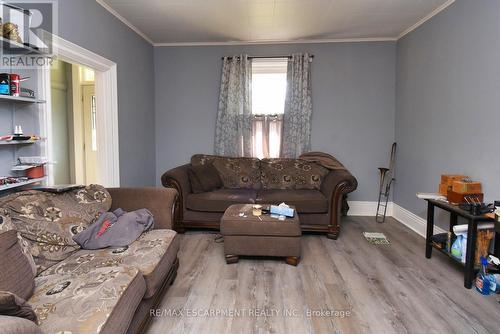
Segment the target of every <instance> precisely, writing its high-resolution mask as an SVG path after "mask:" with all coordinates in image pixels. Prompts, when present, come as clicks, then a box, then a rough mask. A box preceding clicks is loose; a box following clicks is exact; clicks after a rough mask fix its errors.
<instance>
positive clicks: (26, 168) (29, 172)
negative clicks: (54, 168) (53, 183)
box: [11, 157, 47, 179]
mask: <svg viewBox="0 0 500 334" xmlns="http://www.w3.org/2000/svg"><path fill="white" fill-rule="evenodd" d="M45 164H47V159H46V158H44V157H19V164H17V165H15V166H14V167H12V169H11V170H12V171H14V172H26V177H28V178H29V179H38V178H42V177H44V176H45Z"/></svg>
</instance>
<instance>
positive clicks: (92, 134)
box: [82, 85, 98, 184]
mask: <svg viewBox="0 0 500 334" xmlns="http://www.w3.org/2000/svg"><path fill="white" fill-rule="evenodd" d="M82 96H83V130H84V154H85V183H86V184H93V183H98V181H97V114H96V113H97V110H96V99H95V90H94V86H93V85H91V86H90V85H89V86H83V92H82Z"/></svg>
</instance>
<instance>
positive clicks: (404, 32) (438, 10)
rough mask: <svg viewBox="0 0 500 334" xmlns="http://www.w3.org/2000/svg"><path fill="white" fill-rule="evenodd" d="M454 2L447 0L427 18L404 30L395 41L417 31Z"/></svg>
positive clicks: (453, 0)
mask: <svg viewBox="0 0 500 334" xmlns="http://www.w3.org/2000/svg"><path fill="white" fill-rule="evenodd" d="M455 1H456V0H448V1H446V2H445V3H444V4H442V5H441V6H439V7H437V8H436V9H434V10H433V11H432V12H430V13H429V14H428V15H427V16H425V17H423V18H422V19H420V20H419V21H418V22H417V23H415V24H414V25H412V26H411V27H409V28H408V29H406V30H404V31H403V32H402V33H400V34H399V36H398V37H397V38H396V39H397V40H399V39H401V38H403V37H405V36H406V35H408V34H409V33H410V32H412V31H413V30H415V29H417V28H418V27H420V26H421V25H422V24H424V23H425V22H427V21H429V20H430V19H432V18H433V17H434V16H436V15H437V14H439V13H441V12H442V11H443V10H445V9H446V8H448V7H449V6H451V5H452V4H453V3H454V2H455Z"/></svg>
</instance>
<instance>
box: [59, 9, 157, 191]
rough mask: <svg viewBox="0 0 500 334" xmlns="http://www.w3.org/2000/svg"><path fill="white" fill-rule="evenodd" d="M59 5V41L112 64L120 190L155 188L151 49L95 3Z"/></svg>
mask: <svg viewBox="0 0 500 334" xmlns="http://www.w3.org/2000/svg"><path fill="white" fill-rule="evenodd" d="M58 5H59V35H60V36H61V37H62V38H64V39H67V40H69V41H71V42H73V43H75V44H78V45H80V46H82V47H84V48H87V49H89V50H91V51H93V52H95V53H97V54H99V55H101V56H103V57H106V58H108V59H110V60H112V61H114V62H116V63H117V70H118V122H119V136H120V179H121V185H122V186H144V185H154V184H155V145H154V141H155V135H154V131H155V126H154V88H153V78H154V75H153V47H152V46H151V45H150V44H149V43H148V42H146V41H145V40H144V39H142V38H141V37H140V36H138V35H137V34H136V33H135V32H133V31H132V30H131V29H129V28H128V27H127V26H126V25H124V24H123V23H122V22H120V21H119V20H118V19H117V18H116V17H114V16H113V15H111V14H110V13H109V12H107V11H106V10H105V9H104V8H102V7H101V6H100V5H99V4H97V2H95V1H91V0H85V1H83V0H64V1H59V2H58Z"/></svg>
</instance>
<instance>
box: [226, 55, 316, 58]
mask: <svg viewBox="0 0 500 334" xmlns="http://www.w3.org/2000/svg"><path fill="white" fill-rule="evenodd" d="M221 58H222V59H224V58H228V59H233V57H221ZM248 58H249V59H259V58H260V59H264V58H288V59H292V56H291V55H284V56H248ZM309 58H314V55H309Z"/></svg>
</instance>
